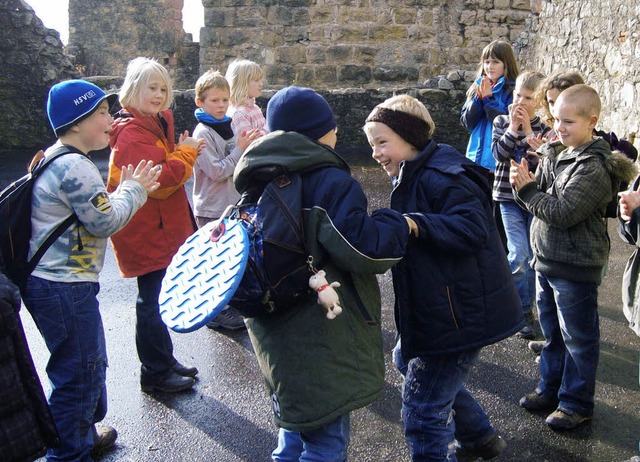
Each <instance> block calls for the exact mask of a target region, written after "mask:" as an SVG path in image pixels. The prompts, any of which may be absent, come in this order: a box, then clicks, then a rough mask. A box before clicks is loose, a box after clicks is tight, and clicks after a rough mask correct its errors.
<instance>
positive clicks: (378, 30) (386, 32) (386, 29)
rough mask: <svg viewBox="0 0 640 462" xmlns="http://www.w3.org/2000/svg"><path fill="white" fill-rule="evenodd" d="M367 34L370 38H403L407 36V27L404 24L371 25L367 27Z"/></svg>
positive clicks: (384, 39) (389, 39)
mask: <svg viewBox="0 0 640 462" xmlns="http://www.w3.org/2000/svg"><path fill="white" fill-rule="evenodd" d="M369 35H370V38H371V39H372V40H380V41H385V42H388V41H391V40H403V39H405V38H407V28H406V27H404V26H393V25H385V26H378V25H376V26H372V27H371V28H370V29H369Z"/></svg>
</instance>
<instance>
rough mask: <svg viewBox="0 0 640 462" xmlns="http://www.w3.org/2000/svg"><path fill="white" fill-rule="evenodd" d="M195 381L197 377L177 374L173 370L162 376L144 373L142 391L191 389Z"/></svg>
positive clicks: (171, 391)
mask: <svg viewBox="0 0 640 462" xmlns="http://www.w3.org/2000/svg"><path fill="white" fill-rule="evenodd" d="M195 382H196V381H195V379H194V378H192V377H183V376H181V375H178V374H176V373H175V372H174V371H173V370H170V371H169V372H167V373H166V374H165V375H164V376H163V377H160V378H150V377H149V376H146V375H144V374H142V375H141V377H140V388H142V391H144V392H145V393H151V392H154V391H162V392H164V393H177V392H180V391H185V390H188V389H190V388H191V387H193V384H194V383H195Z"/></svg>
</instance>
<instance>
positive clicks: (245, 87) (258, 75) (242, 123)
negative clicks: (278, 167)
mask: <svg viewBox="0 0 640 462" xmlns="http://www.w3.org/2000/svg"><path fill="white" fill-rule="evenodd" d="M226 78H227V82H229V86H230V87H231V98H230V101H231V105H230V106H229V112H228V116H229V117H231V118H232V122H231V129H232V130H233V133H235V134H239V133H242V132H249V130H254V129H255V130H258V133H259V136H262V135H266V134H267V133H269V130H268V129H267V128H266V120H265V118H264V116H263V115H262V111H261V110H260V108H259V107H258V106H257V105H256V103H255V99H256V98H257V97H258V96H260V95H261V94H262V81H263V79H264V72H263V71H262V69H260V66H258V64H256V63H254V62H253V61H249V60H246V59H236V60H235V61H233V62H232V63H231V64H229V68H228V69H227V74H226Z"/></svg>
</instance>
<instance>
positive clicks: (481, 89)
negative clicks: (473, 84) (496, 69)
mask: <svg viewBox="0 0 640 462" xmlns="http://www.w3.org/2000/svg"><path fill="white" fill-rule="evenodd" d="M491 88H492V87H491V79H489V77H487V76H486V75H485V76H484V77H482V80H481V81H480V85H478V98H488V97H489V96H491V95H492V91H491Z"/></svg>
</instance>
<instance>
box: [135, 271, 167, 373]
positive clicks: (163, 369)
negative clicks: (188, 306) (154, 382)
mask: <svg viewBox="0 0 640 462" xmlns="http://www.w3.org/2000/svg"><path fill="white" fill-rule="evenodd" d="M165 272H166V270H164V269H162V270H158V271H153V272H151V273H147V274H144V275H142V276H138V300H137V301H136V348H137V350H138V358H140V362H141V363H142V367H141V370H142V373H143V374H145V375H147V376H149V377H155V378H160V377H161V376H162V375H164V374H166V373H167V372H169V371H170V370H171V368H172V367H173V365H174V364H175V362H176V360H175V358H174V357H173V342H172V341H171V337H170V336H169V329H168V328H167V325H166V324H165V323H164V322H163V321H162V317H161V316H160V306H159V305H158V297H159V296H160V288H161V287H162V278H164V274H165Z"/></svg>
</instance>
